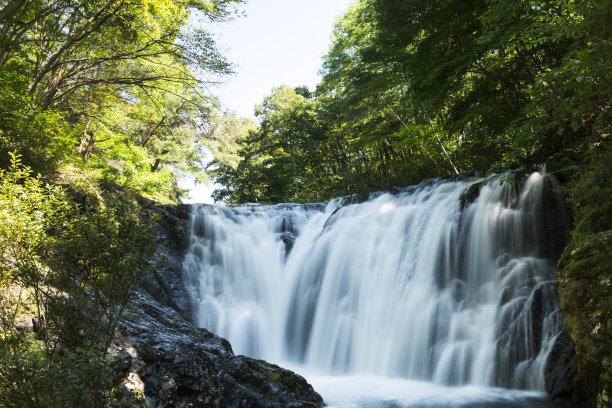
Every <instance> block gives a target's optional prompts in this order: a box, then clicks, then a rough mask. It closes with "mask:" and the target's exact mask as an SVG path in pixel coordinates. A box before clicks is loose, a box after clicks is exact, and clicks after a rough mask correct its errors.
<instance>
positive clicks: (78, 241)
mask: <svg viewBox="0 0 612 408" xmlns="http://www.w3.org/2000/svg"><path fill="white" fill-rule="evenodd" d="M241 2H242V0H172V1H166V0H136V1H133V0H129V1H128V0H76V1H73V0H50V1H38V0H0V406H2V407H45V408H46V407H62V408H64V407H93V406H103V405H109V404H110V405H112V404H111V402H112V398H113V392H112V388H113V385H114V384H115V383H116V382H117V368H116V367H114V365H113V364H115V363H114V362H113V360H112V359H111V358H110V357H109V356H108V355H107V353H108V349H109V345H110V344H111V342H112V341H113V339H115V337H116V325H117V322H118V320H119V319H120V317H121V315H122V312H123V310H124V308H125V307H126V305H127V303H128V301H129V300H130V296H131V295H132V293H133V291H134V289H135V287H136V284H137V283H138V281H139V279H140V277H141V276H142V275H143V274H144V273H146V272H147V271H149V270H150V269H152V268H154V267H155V266H156V262H155V260H156V259H157V258H154V256H153V255H154V253H155V251H156V244H155V235H154V232H153V227H152V224H154V221H153V220H152V219H150V218H149V217H148V214H147V212H146V211H143V209H142V208H140V207H139V206H138V205H137V204H136V203H137V201H136V199H137V198H140V197H142V196H144V197H147V198H149V199H153V200H156V201H161V202H177V200H178V198H179V197H180V196H181V194H183V192H182V191H180V189H179V188H178V187H177V180H178V178H179V177H181V175H182V174H192V175H194V176H196V177H197V178H200V179H201V178H203V177H204V173H203V171H202V164H201V158H202V153H203V150H204V149H205V146H206V145H207V144H211V143H212V140H220V142H215V143H216V144H215V146H221V147H222V146H224V144H223V143H222V142H223V141H224V139H223V137H221V136H219V135H218V132H219V131H220V129H223V128H225V127H228V126H229V124H230V123H232V122H236V121H238V119H236V118H232V117H224V116H223V115H222V114H221V113H220V112H219V108H218V103H217V102H216V100H215V99H214V98H212V97H210V96H209V94H208V92H206V88H205V85H206V82H205V80H204V79H205V78H207V77H208V78H218V77H219V75H224V74H227V73H229V72H231V65H230V64H229V63H228V62H227V61H225V59H224V58H223V57H222V56H221V54H220V53H219V52H218V51H217V49H216V48H215V43H214V41H213V38H212V36H211V34H209V33H208V32H207V31H206V30H205V29H204V28H194V27H191V26H188V22H189V19H190V16H193V15H194V14H197V15H198V18H199V20H200V21H202V24H201V26H202V27H205V24H207V23H209V22H211V21H222V20H224V19H227V18H230V17H231V16H232V15H233V14H234V13H235V5H236V4H237V3H241ZM118 403H119V402H117V404H118Z"/></svg>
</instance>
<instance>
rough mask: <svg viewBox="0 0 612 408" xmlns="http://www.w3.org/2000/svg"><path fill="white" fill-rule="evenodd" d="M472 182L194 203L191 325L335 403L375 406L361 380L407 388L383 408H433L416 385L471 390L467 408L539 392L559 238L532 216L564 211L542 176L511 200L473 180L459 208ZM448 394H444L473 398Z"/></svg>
mask: <svg viewBox="0 0 612 408" xmlns="http://www.w3.org/2000/svg"><path fill="white" fill-rule="evenodd" d="M478 181H479V180H475V179H472V180H464V181H452V182H451V181H449V182H435V181H429V182H427V183H424V184H423V185H421V186H418V187H413V188H409V189H406V190H404V191H403V192H401V193H398V194H395V195H391V194H382V195H378V196H377V197H373V198H371V199H370V200H368V201H367V202H364V203H360V204H351V205H347V204H346V201H347V200H343V199H338V200H334V201H332V202H331V203H329V204H327V205H305V206H300V205H279V206H257V205H250V206H244V207H239V208H224V207H214V206H200V207H197V208H196V210H195V211H194V215H193V224H192V237H191V243H190V250H189V254H188V255H187V257H186V260H185V264H184V273H185V279H186V285H187V287H188V289H189V290H190V293H191V296H192V301H193V304H194V310H195V316H194V317H195V319H196V321H197V324H198V325H200V326H201V327H205V328H207V329H209V330H211V331H213V332H215V333H216V334H218V335H220V336H222V337H225V338H227V339H228V340H229V341H230V343H231V344H232V346H233V349H234V351H235V352H236V353H237V354H246V355H250V356H254V357H257V358H263V359H266V360H269V361H272V362H276V363H279V364H281V365H283V364H284V365H290V366H292V367H293V368H294V369H296V370H297V371H299V372H302V373H306V374H305V375H307V377H308V378H309V380H311V381H312V382H313V383H314V385H315V389H318V390H319V391H320V392H321V393H322V395H323V396H324V398H325V400H326V402H328V403H332V404H335V405H337V406H354V405H351V404H352V403H349V402H347V401H357V400H361V401H368V398H370V399H372V398H374V399H375V400H378V401H383V400H385V399H386V397H384V395H380V396H378V394H377V396H376V397H374V396H372V395H370V396H368V395H365V396H364V395H361V396H359V395H357V394H359V393H358V392H357V391H356V389H359V388H355V385H356V384H360V381H364V380H363V378H368V379H369V380H366V381H365V383H366V384H367V383H369V384H372V383H373V381H374V380H371V378H372V377H375V378H378V379H380V380H381V381H383V382H385V383H386V384H396V383H397V382H398V381H399V382H400V383H403V384H405V386H404V388H405V389H410V390H412V391H411V392H410V394H411V396H412V397H411V398H407V397H406V396H404V397H401V396H398V397H397V398H395V399H394V401H395V402H394V403H396V404H397V405H389V406H430V405H418V404H419V403H420V402H419V401H418V400H415V399H414V398H413V397H414V396H415V395H417V396H418V395H421V393H415V392H414V390H417V389H419V390H421V391H422V390H430V392H429V393H430V394H431V395H433V394H440V393H442V394H445V395H446V394H449V393H448V391H444V390H447V388H445V387H448V386H469V387H471V388H468V389H469V390H472V391H473V390H481V391H479V392H476V393H475V394H474V395H476V394H478V395H479V397H478V398H476V399H475V400H478V401H480V400H482V398H484V400H490V401H492V400H494V399H492V398H493V397H491V396H490V394H491V393H492V392H493V391H482V390H490V389H489V388H483V387H505V388H514V389H516V388H521V389H528V390H538V391H541V390H543V388H544V376H543V370H544V367H545V364H546V359H547V354H548V351H549V349H550V347H552V344H553V343H552V341H553V340H554V337H555V336H556V335H557V333H558V332H559V331H560V329H561V322H560V315H559V312H558V311H557V309H556V299H555V296H554V283H553V279H554V269H555V261H556V259H554V256H555V255H554V252H555V251H554V250H552V249H551V243H554V242H555V239H558V237H554V236H547V234H548V235H550V231H547V230H546V228H545V227H546V225H545V223H544V220H545V219H551V218H552V219H555V218H557V219H558V220H557V221H558V228H557V229H556V232H557V233H558V232H559V231H561V232H562V231H563V229H564V220H563V217H564V215H563V212H562V211H558V210H559V209H560V208H562V205H561V204H560V203H559V202H558V201H557V200H558V198H556V197H555V196H554V194H551V193H550V189H551V187H552V186H554V182H553V181H552V180H551V178H550V177H549V176H545V175H544V176H543V175H540V174H538V173H534V174H533V175H531V176H530V177H529V179H528V180H526V181H525V183H524V186H523V187H522V189H521V191H520V192H518V188H515V187H513V186H510V185H507V184H506V185H504V186H500V183H499V182H498V181H497V180H493V181H490V182H488V183H484V184H483V186H482V187H481V189H480V194H479V196H478V198H477V199H476V200H475V201H474V202H473V203H472V204H471V205H468V206H467V208H465V209H462V202H461V199H460V197H461V196H462V194H464V193H465V192H466V190H467V189H468V188H469V187H470V186H471V185H472V184H474V183H476V182H478ZM551 207H552V208H551ZM553 211H554V213H553ZM548 229H549V230H550V227H548ZM553 232H555V231H553ZM557 235H559V234H557ZM553 246H554V245H553ZM364 376H366V377H364ZM351 379H352V380H351ZM360 379H361V380H360ZM400 379H402V380H400ZM407 380H409V381H408V382H406V381H407ZM402 381H403V382H402ZM415 381H420V382H415ZM423 382H426V386H423V385H416V386H415V384H424V383H423ZM330 384H332V385H330ZM340 384H343V385H342V386H341V385H340ZM406 384H408V385H406ZM317 387H318V388H317ZM326 387H327V388H329V390H328V391H322V390H321V389H323V390H325V389H326ZM415 387H416V388H415ZM440 387H442V388H440ZM474 387H476V388H474ZM376 388H377V389H379V390H381V389H382V390H384V389H386V388H387V386H384V385H382V383H381V384H379V385H377V387H376ZM341 390H344V391H341ZM454 390H456V392H455V393H454V394H452V393H451V394H452V395H453V397H452V398H451V399H454V400H458V399H461V398H462V397H461V396H460V394H461V392H463V393H466V392H467V394H466V395H472V394H473V393H471V392H468V391H465V390H466V389H465V388H454ZM458 390H463V391H461V392H459V391H458ZM493 393H495V392H493ZM342 395H344V396H345V397H346V398H344V397H342ZM423 395H425V397H424V398H427V397H426V395H428V393H427V392H425V393H424V394H423ZM449 395H450V394H449ZM496 395H497V394H496ZM517 395H518V394H517ZM521 395H523V394H521ZM500 398H501V397H500ZM513 398H514V397H513ZM517 398H518V397H517ZM521 398H522V397H521ZM502 399H503V398H502ZM506 400H508V401H509V400H510V399H505V400H504V401H506ZM398 401H399V402H398ZM406 401H408V402H406ZM415 401H416V402H415ZM415 404H416V405H415ZM368 406H369V405H368ZM431 406H446V405H444V403H442V402H440V403H439V404H438V405H431ZM448 406H450V405H448ZM452 406H461V405H457V404H455V405H452Z"/></svg>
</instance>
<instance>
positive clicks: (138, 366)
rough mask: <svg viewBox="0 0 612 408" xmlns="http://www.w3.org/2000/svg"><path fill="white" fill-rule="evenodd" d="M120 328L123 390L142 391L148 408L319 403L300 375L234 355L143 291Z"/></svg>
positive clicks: (117, 348) (272, 406) (276, 407)
mask: <svg viewBox="0 0 612 408" xmlns="http://www.w3.org/2000/svg"><path fill="white" fill-rule="evenodd" d="M119 331H120V333H121V341H120V342H118V343H117V344H116V345H115V351H114V355H116V356H117V357H118V358H119V360H121V361H123V363H122V366H124V367H125V366H127V367H129V368H128V369H127V370H125V371H126V373H127V375H126V376H125V379H124V382H123V386H124V389H125V390H126V392H128V393H129V392H132V393H133V394H134V395H133V397H135V399H138V397H139V395H138V394H141V395H140V398H141V400H142V399H144V400H146V403H147V404H149V406H153V407H159V408H162V407H163V408H165V407H227V408H231V407H236V408H238V407H240V408H242V407H261V408H268V407H269V408H281V407H295V408H298V407H299V408H301V407H304V408H307V407H308V408H310V407H313V408H314V407H322V406H323V400H322V399H321V396H320V395H319V394H317V393H316V392H315V391H314V390H313V388H312V386H310V385H309V384H308V383H307V382H306V380H305V379H304V378H302V377H300V376H299V375H297V374H294V373H292V372H290V371H288V370H284V369H282V368H280V367H277V366H275V365H272V364H268V363H266V362H263V361H258V360H254V359H252V358H249V357H244V356H236V355H234V353H233V352H232V349H231V346H230V344H229V343H228V342H227V340H224V339H222V338H220V337H217V336H215V335H214V334H212V333H210V332H208V331H207V330H204V329H197V328H195V327H194V326H193V325H191V324H190V323H189V322H187V321H186V320H184V319H183V318H182V317H181V316H180V315H179V314H178V313H177V312H176V311H174V310H173V309H170V308H168V307H164V306H161V305H159V304H158V303H157V302H156V301H155V300H153V299H151V298H150V297H149V296H147V295H146V294H143V293H140V292H139V293H137V294H136V295H135V297H134V300H133V301H132V303H131V304H130V307H129V310H128V311H127V312H126V317H125V318H124V320H123V321H122V322H121V324H120V326H119ZM120 365H121V364H120ZM143 402H144V401H143Z"/></svg>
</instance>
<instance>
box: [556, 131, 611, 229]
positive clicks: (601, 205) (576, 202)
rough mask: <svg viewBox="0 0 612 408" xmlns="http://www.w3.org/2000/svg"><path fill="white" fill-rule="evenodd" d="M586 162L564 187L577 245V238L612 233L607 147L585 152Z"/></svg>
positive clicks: (608, 145) (608, 143)
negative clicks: (605, 232) (573, 220)
mask: <svg viewBox="0 0 612 408" xmlns="http://www.w3.org/2000/svg"><path fill="white" fill-rule="evenodd" d="M586 162H587V163H586V164H585V165H584V167H583V169H582V171H581V172H579V173H576V174H575V175H574V177H573V179H572V180H571V181H570V183H569V185H568V187H567V190H568V192H569V198H570V203H571V205H572V213H573V215H574V219H575V224H576V225H575V230H574V235H575V238H576V239H577V241H581V240H582V238H580V237H581V236H590V235H592V234H595V233H598V232H602V231H608V230H612V145H611V143H610V142H609V141H606V142H605V143H603V144H602V145H600V146H597V147H596V148H595V149H593V150H592V151H590V152H588V153H587V155H586Z"/></svg>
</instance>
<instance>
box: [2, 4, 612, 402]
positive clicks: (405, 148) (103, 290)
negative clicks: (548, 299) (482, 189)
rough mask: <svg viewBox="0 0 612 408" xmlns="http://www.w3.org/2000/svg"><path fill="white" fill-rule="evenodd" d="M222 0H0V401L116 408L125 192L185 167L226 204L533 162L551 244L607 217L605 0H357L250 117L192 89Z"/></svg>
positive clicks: (147, 217) (205, 65) (139, 268)
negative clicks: (559, 231) (297, 79)
mask: <svg viewBox="0 0 612 408" xmlns="http://www.w3.org/2000/svg"><path fill="white" fill-rule="evenodd" d="M242 2H243V0H0V305H1V307H0V406H18V407H88V406H103V405H110V406H130V405H129V403H128V402H125V401H124V402H121V401H118V400H114V398H115V397H114V394H113V387H114V384H115V382H116V378H115V377H116V375H115V374H116V373H115V371H114V370H115V369H114V368H113V365H112V364H113V361H112V359H110V358H109V356H108V354H107V352H108V346H109V345H110V343H111V342H112V341H113V338H114V335H115V327H116V324H117V321H118V319H119V318H120V316H121V314H122V313H123V311H124V310H125V308H126V307H127V305H128V300H129V295H130V294H131V293H132V291H133V290H134V288H135V286H136V285H137V282H138V280H139V278H140V277H141V276H142V275H143V274H144V273H147V271H149V270H151V269H152V268H155V267H156V266H157V263H156V262H160V261H161V260H159V259H157V258H156V257H155V244H154V242H155V238H154V234H155V231H154V230H153V228H152V227H151V225H152V219H151V217H152V215H151V214H149V213H147V212H146V211H143V209H142V206H141V205H139V204H138V203H139V202H142V200H143V199H144V200H149V202H156V203H158V202H161V203H177V202H178V200H179V199H180V198H181V197H182V196H184V194H185V192H184V191H181V189H180V188H179V187H178V184H177V181H178V180H179V179H180V178H181V177H183V176H184V175H186V174H191V175H194V176H195V177H196V179H197V180H200V181H205V180H207V179H208V178H211V179H213V180H214V181H216V182H217V183H219V184H220V185H221V188H220V189H219V190H217V191H216V193H215V197H216V199H218V200H222V201H224V202H226V203H231V204H238V203H244V202H248V201H250V202H290V201H291V202H306V201H322V200H328V199H331V198H333V197H336V196H340V195H345V194H351V193H361V192H370V191H374V190H381V189H386V188H391V187H394V186H406V185H410V184H413V183H417V182H419V181H421V180H422V179H424V178H429V177H436V176H444V175H449V174H455V173H460V172H463V171H468V170H483V171H487V170H491V169H494V168H498V167H506V168H507V167H517V166H522V167H524V168H531V167H533V166H535V165H537V164H547V166H548V170H549V171H552V172H555V173H556V174H558V175H559V177H560V178H561V179H562V180H563V181H566V182H568V184H567V187H566V188H567V192H568V197H569V199H570V200H571V204H572V206H573V209H574V218H575V225H576V230H575V232H574V241H573V243H572V245H573V246H574V247H579V246H580V244H581V242H584V240H585V239H586V237H588V236H589V234H593V233H596V232H598V231H602V230H606V229H612V220H611V217H612V216H611V214H612V198H611V196H612V186H611V183H612V181H611V180H612V148H611V147H610V140H609V137H608V136H609V133H610V123H611V121H610V119H611V117H610V103H611V98H610V96H611V95H610V92H611V87H612V86H611V84H612V70H611V68H610V61H611V60H612V47H611V41H612V35H611V34H612V27H611V26H610V23H609V21H610V18H611V16H612V2H611V1H609V0H603V1H601V0H576V1H573V0H548V1H533V0H529V1H518V0H508V1H489V0H432V1H421V0H420V1H416V0H361V1H358V2H356V3H355V4H354V5H353V6H352V7H351V8H350V10H349V11H348V12H347V13H346V14H345V15H344V16H343V17H342V18H341V19H340V20H339V21H338V23H337V26H336V28H335V32H334V36H333V41H332V44H331V47H330V49H329V52H328V54H327V55H326V56H325V57H324V60H323V68H322V73H323V79H322V80H321V82H320V83H319V85H318V86H317V87H316V89H314V90H310V89H307V88H306V87H298V88H289V87H284V86H280V87H278V88H275V89H273V90H272V91H271V94H270V96H268V97H267V98H265V100H264V101H263V102H262V103H261V105H259V106H258V107H257V108H256V116H257V117H258V119H259V122H258V123H253V122H252V121H250V120H247V119H243V118H239V117H237V116H236V115H233V114H225V113H223V110H222V107H220V106H219V104H218V102H217V101H216V100H215V98H214V97H212V96H211V95H210V93H209V92H207V88H206V86H207V84H210V83H213V82H215V81H219V79H220V78H221V77H222V76H224V75H227V74H231V72H232V69H233V67H232V65H231V63H230V62H229V61H227V60H226V59H225V58H224V57H223V56H222V55H221V54H220V53H219V51H218V50H217V48H216V45H215V42H214V39H213V36H212V35H211V34H210V33H209V32H207V31H206V24H207V23H209V22H218V21H224V20H226V19H230V18H233V17H234V16H235V15H236V14H237V13H238V11H237V10H238V9H237V6H238V5H239V4H240V3H242ZM196 20H197V21H199V24H197V25H194V24H191V22H193V21H196ZM196 27H199V28H196ZM298 45H299V44H296V46H298ZM206 151H211V152H212V153H213V156H214V160H213V161H212V162H211V163H209V164H208V166H207V167H206V166H205V165H204V164H202V157H203V156H204V154H205V152H206ZM593 203H596V205H593ZM604 255H605V256H608V255H610V254H609V252H605V254H604ZM25 316H34V317H35V320H36V321H37V322H38V323H37V325H38V326H40V327H38V328H37V329H36V330H35V331H34V332H32V331H31V330H27V328H24V327H23V319H24V317H25ZM122 404H123V405H122Z"/></svg>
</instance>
